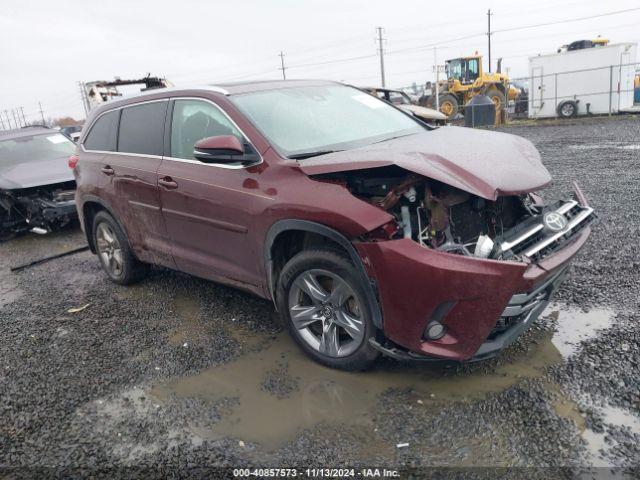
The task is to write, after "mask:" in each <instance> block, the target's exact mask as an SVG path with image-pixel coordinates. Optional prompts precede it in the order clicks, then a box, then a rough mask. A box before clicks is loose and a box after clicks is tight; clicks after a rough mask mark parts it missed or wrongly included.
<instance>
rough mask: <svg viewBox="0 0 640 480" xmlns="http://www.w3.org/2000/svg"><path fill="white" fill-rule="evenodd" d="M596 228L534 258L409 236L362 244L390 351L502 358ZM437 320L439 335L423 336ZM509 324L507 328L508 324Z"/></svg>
mask: <svg viewBox="0 0 640 480" xmlns="http://www.w3.org/2000/svg"><path fill="white" fill-rule="evenodd" d="M590 233H591V230H590V228H589V227H588V226H587V227H585V228H583V229H582V230H580V231H579V232H578V233H576V234H575V235H574V236H573V237H572V238H571V240H570V241H568V242H566V243H565V244H563V245H562V248H560V249H558V250H556V251H555V252H553V253H551V254H549V255H547V256H546V257H544V258H542V259H540V260H537V261H536V262H535V263H529V264H527V263H524V262H515V261H509V260H487V259H480V258H475V257H468V256H462V255H453V254H449V253H443V252H439V251H436V250H432V249H428V248H424V247H422V246H420V245H418V244H417V243H416V242H414V241H413V240H410V239H401V240H390V241H384V242H371V243H355V244H354V245H355V247H356V249H357V250H358V252H359V254H360V256H361V258H362V259H363V263H364V265H365V268H366V269H367V270H368V273H369V274H370V276H371V277H372V278H374V279H375V281H376V284H377V288H378V294H379V298H380V303H381V308H382V313H383V318H384V324H383V328H384V334H385V337H386V338H387V339H388V340H390V341H391V342H393V344H394V346H393V347H391V348H388V346H381V348H382V349H383V350H384V349H385V348H386V349H387V350H388V351H387V352H386V353H388V354H390V355H391V356H396V354H397V355H400V354H401V353H402V352H403V351H405V353H406V354H407V356H409V357H416V355H417V356H428V357H431V358H436V359H443V360H455V361H469V360H476V359H482V358H487V357H490V356H493V355H495V354H496V353H497V352H499V351H500V350H501V349H503V348H504V347H506V346H507V345H509V344H510V343H511V342H513V341H514V340H515V339H516V338H517V337H518V336H519V335H520V334H522V333H523V332H524V331H525V330H526V329H527V328H528V327H529V326H530V325H531V324H532V323H533V322H534V321H535V319H536V318H537V317H538V316H539V314H540V313H541V312H542V311H543V310H544V308H545V306H546V305H547V304H548V302H549V299H550V298H551V296H552V295H553V293H554V292H555V291H556V289H557V288H558V286H559V285H560V283H561V282H562V279H563V277H564V273H565V272H566V269H567V266H568V263H569V262H570V261H571V259H572V258H573V257H574V256H575V254H576V253H577V252H578V251H579V250H580V249H581V248H582V246H583V245H584V244H585V242H586V241H587V238H588V237H589V235H590ZM433 319H438V321H440V322H441V323H442V324H444V325H445V326H446V327H447V333H446V334H445V335H444V336H443V337H442V338H440V339H439V340H426V339H425V338H424V337H423V333H424V330H425V328H426V326H427V324H428V323H429V322H430V321H431V320H433ZM503 323H504V324H505V325H502V324H503Z"/></svg>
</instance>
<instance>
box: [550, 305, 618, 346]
mask: <svg viewBox="0 0 640 480" xmlns="http://www.w3.org/2000/svg"><path fill="white" fill-rule="evenodd" d="M545 315H546V316H548V317H549V318H551V319H553V320H556V321H557V328H556V332H555V333H554V334H553V336H552V337H551V342H552V343H553V345H554V346H555V348H557V349H558V352H560V355H562V357H563V358H568V357H570V356H571V355H573V354H574V353H575V352H576V350H577V349H578V346H579V345H580V342H582V341H584V340H588V339H590V338H594V337H596V336H597V335H598V333H599V332H600V331H602V330H606V329H607V328H609V327H610V326H611V324H612V322H613V318H614V317H615V312H614V311H613V310H610V309H606V308H593V309H591V310H589V311H587V312H585V311H582V310H580V309H577V308H573V307H567V306H566V305H562V304H553V305H550V306H549V307H548V308H547V310H546V312H545Z"/></svg>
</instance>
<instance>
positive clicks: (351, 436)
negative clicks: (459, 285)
mask: <svg viewBox="0 0 640 480" xmlns="http://www.w3.org/2000/svg"><path fill="white" fill-rule="evenodd" d="M508 131H509V132H510V133H514V134H518V135H522V136H524V137H527V138H529V139H530V140H532V141H533V142H534V143H535V144H536V145H537V147H538V148H539V149H540V151H541V153H542V156H543V160H544V162H545V164H546V165H547V167H548V168H549V169H550V171H551V173H552V174H553V176H554V179H555V182H554V185H553V186H552V187H551V188H550V189H549V191H548V192H546V195H547V196H548V197H552V196H555V195H559V194H560V193H561V192H563V191H568V190H569V182H570V180H571V179H574V178H575V179H577V180H578V181H579V182H580V184H581V185H582V187H583V190H584V191H585V193H586V195H587V196H588V198H589V199H590V200H591V202H592V204H593V206H594V207H595V208H596V211H597V213H598V214H599V216H600V222H599V224H598V225H597V226H596V227H595V232H594V234H593V236H592V238H591V241H590V242H589V245H588V246H587V247H586V248H585V249H584V250H583V252H582V253H581V255H580V257H579V258H578V259H577V260H576V261H575V262H574V266H573V269H572V273H571V275H570V278H569V279H568V281H567V282H566V283H565V284H564V286H563V288H562V289H561V291H560V292H559V294H558V297H557V299H556V303H555V304H554V305H552V306H550V308H549V309H548V310H547V312H546V313H545V314H544V316H543V317H544V318H542V319H541V320H540V321H539V322H538V324H537V325H536V326H535V327H534V328H533V329H532V330H530V331H529V332H528V334H527V335H526V336H525V337H523V338H522V339H521V340H520V341H518V342H517V343H516V344H515V345H514V346H513V347H511V348H510V349H509V350H507V351H506V352H504V354H503V355H502V356H501V357H500V358H498V359H496V360H492V361H489V362H485V363H482V364H476V365H473V366H464V367H451V366H428V365H409V364H401V363H397V362H394V361H386V360H385V361H381V362H380V364H379V365H378V366H377V368H376V369H375V370H373V371H371V372H367V373H359V374H347V373H341V372H336V371H331V370H328V369H325V368H322V367H320V366H318V365H316V364H314V363H312V362H311V361H309V360H307V359H306V358H304V357H303V356H302V355H301V354H300V353H299V352H298V350H297V349H296V348H295V346H294V345H293V344H292V342H291V341H290V340H289V338H288V337H287V336H286V335H285V334H284V333H283V332H281V330H280V328H279V326H278V325H277V322H276V321H275V312H274V310H273V307H272V306H271V304H270V303H269V302H266V301H263V300H260V299H256V298H254V297H251V296H249V295H247V294H244V293H240V292H238V291H235V290H232V289H230V288H226V287H223V286H219V285H216V284H213V283H210V282H206V281H202V280H199V279H196V278H191V277H188V276H186V275H182V274H179V273H175V272H171V271H167V270H161V269H156V270H154V271H153V272H152V274H151V275H150V277H149V278H148V279H146V280H145V281H143V282H142V283H140V284H138V285H136V286H133V287H119V286H116V285H113V284H111V283H110V282H108V281H107V280H106V277H105V276H104V275H103V274H102V272H101V271H100V269H99V267H98V262H97V260H96V258H95V257H94V256H93V255H91V254H90V253H89V252H84V253H81V254H77V255H74V256H70V257H66V258H63V259H59V260H54V261H51V262H49V263H47V264H44V265H41V266H36V267H33V268H30V269H27V270H24V271H23V272H20V273H16V274H14V273H10V272H9V267H10V266H12V265H16V264H20V263H22V262H24V261H27V260H30V259H34V258H38V257H40V256H43V255H48V254H51V253H55V252H58V251H63V250H66V249H69V248H72V247H75V246H79V245H82V244H83V243H84V239H83V236H82V234H81V233H80V232H79V230H77V229H69V230H67V231H65V232H62V233H60V234H56V235H51V236H47V237H38V236H34V235H27V236H23V237H21V238H18V239H14V240H12V241H9V242H6V243H4V244H1V245H0V329H1V330H0V332H1V335H0V358H1V359H2V364H1V368H2V370H1V371H0V411H1V415H0V464H1V465H3V466H5V467H17V468H18V469H19V468H23V467H31V468H33V467H47V468H51V467H58V468H59V467H73V468H76V469H80V470H85V469H86V470H87V471H89V470H95V469H97V468H103V469H110V468H113V467H128V466H136V467H140V466H142V467H150V468H153V469H166V470H163V471H165V472H168V471H169V470H171V471H178V470H181V471H183V472H184V471H190V470H184V469H192V468H194V467H203V466H204V467H209V466H229V465H231V466H249V465H253V466H294V465H298V466H314V467H338V466H345V465H351V466H371V465H376V466H395V467H398V466H404V467H420V466H448V465H458V466H508V465H515V466H521V467H557V466H567V467H573V468H572V469H570V471H562V472H560V471H555V473H554V475H556V474H557V475H560V474H562V475H567V476H571V475H572V472H575V471H579V470H581V469H584V468H586V467H588V466H620V467H625V468H626V469H627V470H626V471H627V474H628V475H629V478H631V477H632V476H633V475H634V473H633V471H632V470H633V469H634V468H635V469H636V470H635V474H638V470H637V468H638V467H639V466H640V447H639V445H640V380H639V378H640V375H639V374H640V343H639V340H640V323H639V322H640V314H639V313H638V312H640V299H639V295H638V289H639V287H640V255H639V254H638V234H639V233H640V206H639V205H638V202H639V196H638V192H639V191H640V190H639V188H638V185H639V184H640V118H638V117H625V118H616V119H611V120H608V119H595V120H590V121H580V122H574V123H572V124H568V123H567V124H563V125H559V126H558V125H548V126H544V125H542V126H540V125H539V126H529V125H528V126H520V127H511V128H509V129H508ZM425 293H428V292H425ZM74 307H86V308H84V309H82V310H80V311H78V312H75V313H69V309H72V308H74ZM403 444H405V445H403ZM106 471H109V470H106ZM602 471H604V470H602ZM129 472H131V471H129ZM525 472H526V476H527V477H531V476H533V475H534V474H540V476H542V477H544V478H551V476H552V475H551V474H550V473H549V471H548V470H526V471H525ZM619 473H620V474H621V475H622V473H621V472H620V471H619ZM625 476H626V475H625ZM636 478H637V477H636Z"/></svg>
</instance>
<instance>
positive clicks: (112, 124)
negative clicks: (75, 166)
mask: <svg viewBox="0 0 640 480" xmlns="http://www.w3.org/2000/svg"><path fill="white" fill-rule="evenodd" d="M119 115H120V110H115V111H112V112H107V113H105V114H104V115H102V116H101V117H100V118H98V120H96V121H95V123H94V124H93V127H91V131H90V132H89V135H87V138H86V140H85V141H84V148H86V149H87V150H100V151H103V152H114V151H115V149H116V131H117V129H118V117H119Z"/></svg>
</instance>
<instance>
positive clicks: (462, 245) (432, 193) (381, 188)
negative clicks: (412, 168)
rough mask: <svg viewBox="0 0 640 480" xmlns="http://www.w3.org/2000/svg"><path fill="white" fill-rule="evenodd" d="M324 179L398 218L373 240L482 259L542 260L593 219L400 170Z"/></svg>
mask: <svg viewBox="0 0 640 480" xmlns="http://www.w3.org/2000/svg"><path fill="white" fill-rule="evenodd" d="M320 177H321V178H322V179H324V180H325V181H332V182H337V183H340V184H343V185H344V186H345V187H346V188H348V189H349V191H350V192H351V193H352V194H353V195H354V196H356V197H358V198H360V199H362V200H364V201H366V202H369V203H372V204H373V205H375V206H377V207H378V208H381V209H383V210H385V211H387V212H389V213H390V214H392V215H393V216H394V218H395V223H394V224H387V225H385V226H383V227H382V228H381V229H379V230H378V231H376V232H373V234H372V237H371V239H372V240H375V239H379V240H383V239H397V238H411V239H413V240H414V241H416V242H417V243H419V244H420V245H422V246H423V247H425V248H431V249H435V250H440V251H445V252H450V253H456V254H460V255H467V256H475V257H479V258H491V259H497V260H500V259H504V260H507V259H513V260H522V259H523V257H529V258H533V257H536V256H542V255H543V254H545V253H548V252H549V251H550V249H553V248H555V247H556V246H558V245H559V244H560V243H563V241H564V240H568V238H569V237H570V236H572V235H573V234H575V233H576V232H577V231H578V230H579V229H577V228H575V227H578V226H580V228H583V227H584V226H586V225H587V224H588V223H589V222H590V221H591V220H593V219H594V218H595V215H594V214H593V210H592V209H591V208H589V207H587V206H586V205H580V204H579V203H578V202H577V201H573V200H568V201H559V202H557V203H555V204H554V205H552V206H551V207H548V206H546V205H545V204H544V203H543V201H542V199H541V198H540V197H539V196H538V195H536V194H533V193H529V194H524V195H513V196H501V197H498V199H497V200H496V201H491V200H487V199H484V198H481V197H478V196H476V195H472V194H470V193H468V192H465V191H463V190H460V189H457V188H454V187H451V186H449V185H446V184H444V183H442V182H438V181H435V180H432V179H428V178H425V177H423V176H420V175H417V174H414V173H411V172H408V171H406V170H404V169H402V168H399V167H396V166H390V167H383V168H375V169H370V170H357V171H350V172H339V173H332V174H327V175H322V176H320ZM316 178H318V177H316ZM556 212H557V215H556V216H560V217H562V218H560V219H558V218H556V217H554V219H555V220H556V221H557V222H558V225H557V226H558V227H559V228H557V229H555V227H556V226H555V225H552V226H551V227H549V226H548V225H546V220H545V219H546V218H547V214H549V213H553V214H554V215H555V214H556ZM587 220H588V221H587ZM539 246H540V248H537V247H539Z"/></svg>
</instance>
